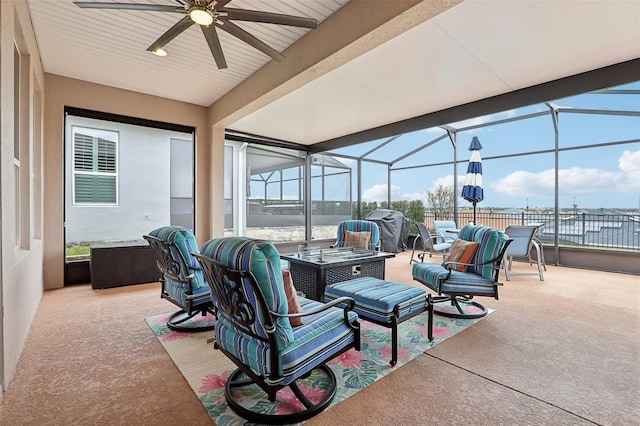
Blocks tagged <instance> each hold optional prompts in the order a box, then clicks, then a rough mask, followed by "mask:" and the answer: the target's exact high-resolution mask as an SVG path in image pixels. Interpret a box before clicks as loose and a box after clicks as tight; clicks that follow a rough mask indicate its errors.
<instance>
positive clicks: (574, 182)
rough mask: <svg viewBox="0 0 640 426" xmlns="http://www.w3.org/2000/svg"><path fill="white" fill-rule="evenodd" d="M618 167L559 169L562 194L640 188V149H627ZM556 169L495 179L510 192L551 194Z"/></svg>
mask: <svg viewBox="0 0 640 426" xmlns="http://www.w3.org/2000/svg"><path fill="white" fill-rule="evenodd" d="M618 167H619V170H618V171H605V170H602V169H596V168H582V167H572V168H570V169H561V170H559V171H558V179H559V181H560V195H574V194H575V195H584V194H594V193H598V192H615V191H629V190H637V189H640V151H636V152H631V151H625V152H624V153H623V154H622V156H621V157H620V158H619V159H618ZM554 182H555V174H554V170H553V169H548V170H544V171H542V172H539V173H531V172H525V171H516V172H513V173H511V174H509V175H507V176H505V177H503V178H500V179H498V180H497V181H495V182H493V183H492V184H491V185H490V187H491V189H493V190H494V191H496V192H499V193H502V194H506V195H510V196H518V197H524V196H530V197H531V196H534V197H535V196H540V197H550V196H553V194H554Z"/></svg>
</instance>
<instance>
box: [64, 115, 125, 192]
mask: <svg viewBox="0 0 640 426" xmlns="http://www.w3.org/2000/svg"><path fill="white" fill-rule="evenodd" d="M117 141H118V134H117V133H116V132H109V131H106V130H99V131H97V130H95V129H86V128H80V127H74V129H73V186H74V188H73V202H74V204H117V202H118V185H117V183H118V179H117V178H118V167H117V164H118V161H117V160H118V142H117Z"/></svg>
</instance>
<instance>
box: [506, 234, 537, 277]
mask: <svg viewBox="0 0 640 426" xmlns="http://www.w3.org/2000/svg"><path fill="white" fill-rule="evenodd" d="M537 231H538V227H537V226H533V225H524V226H514V225H512V226H507V229H505V231H504V233H505V234H507V235H508V236H509V238H511V239H512V240H513V242H512V243H511V244H509V248H508V249H507V251H506V252H505V258H506V261H505V268H504V273H505V276H506V277H507V281H510V280H511V276H512V275H538V276H539V277H540V281H544V273H543V272H542V268H543V261H542V259H543V257H542V253H541V247H540V245H539V244H538V242H537V241H536V232H537ZM532 249H534V250H535V251H536V263H537V266H538V272H518V273H515V272H511V267H512V266H513V258H514V256H515V257H525V258H527V259H528V260H529V264H531V250H532Z"/></svg>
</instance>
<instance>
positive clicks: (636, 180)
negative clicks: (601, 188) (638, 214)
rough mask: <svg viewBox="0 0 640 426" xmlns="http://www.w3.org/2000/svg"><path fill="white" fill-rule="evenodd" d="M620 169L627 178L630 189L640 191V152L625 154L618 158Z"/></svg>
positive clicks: (627, 152) (626, 152)
mask: <svg viewBox="0 0 640 426" xmlns="http://www.w3.org/2000/svg"><path fill="white" fill-rule="evenodd" d="M618 168H620V170H621V171H622V173H624V175H625V176H626V178H627V181H626V184H627V186H628V187H629V188H630V189H635V190H638V189H640V151H636V152H632V151H625V152H623V153H622V156H621V157H620V158H618Z"/></svg>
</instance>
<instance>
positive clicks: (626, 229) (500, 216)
mask: <svg viewBox="0 0 640 426" xmlns="http://www.w3.org/2000/svg"><path fill="white" fill-rule="evenodd" d="M435 219H436V218H435V217H434V216H433V215H427V218H426V224H427V226H429V227H432V228H433V221H434V220H435ZM438 219H443V220H452V218H451V217H439V218H438ZM472 220H473V213H471V212H469V213H467V212H460V213H459V214H458V220H457V221H456V223H458V225H459V226H461V227H462V226H464V224H467V223H469V222H471V221H472ZM476 223H477V224H479V225H486V226H491V227H493V228H496V229H499V230H501V231H504V230H505V229H506V227H507V226H509V225H530V224H536V225H539V226H540V228H539V229H538V233H537V236H538V238H539V239H540V240H541V241H542V242H543V244H545V245H553V244H555V238H556V232H557V233H558V244H559V245H561V246H576V247H584V248H594V249H595V248H597V249H613V250H622V251H632V252H640V214H638V215H633V214H595V213H560V214H559V215H558V220H557V224H556V216H555V214H553V213H550V214H541V213H525V212H523V213H515V214H510V213H483V212H479V213H477V214H476Z"/></svg>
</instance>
